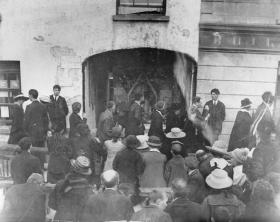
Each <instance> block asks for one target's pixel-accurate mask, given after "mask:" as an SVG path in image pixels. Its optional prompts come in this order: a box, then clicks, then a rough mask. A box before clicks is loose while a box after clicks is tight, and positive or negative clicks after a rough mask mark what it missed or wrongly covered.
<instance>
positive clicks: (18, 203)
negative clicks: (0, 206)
mask: <svg viewBox="0 0 280 222" xmlns="http://www.w3.org/2000/svg"><path fill="white" fill-rule="evenodd" d="M45 197H46V195H45V193H44V192H43V190H42V187H40V186H39V185H37V184H34V183H25V184H17V185H14V186H12V187H11V188H9V189H8V191H7V193H6V194H5V205H4V210H3V212H2V216H1V215H0V218H1V221H2V222H18V221H21V222H45V221H46V218H45V215H46V214H45V210H46V206H45V203H46V200H45V199H46V198H45ZM6 206H7V208H6Z"/></svg>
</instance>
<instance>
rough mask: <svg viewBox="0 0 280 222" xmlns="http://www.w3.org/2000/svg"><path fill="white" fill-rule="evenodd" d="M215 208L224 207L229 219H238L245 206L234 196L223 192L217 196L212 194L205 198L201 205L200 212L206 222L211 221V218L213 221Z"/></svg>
mask: <svg viewBox="0 0 280 222" xmlns="http://www.w3.org/2000/svg"><path fill="white" fill-rule="evenodd" d="M217 207H226V208H227V209H228V210H229V212H230V214H231V215H230V218H231V219H237V218H240V217H241V215H243V214H244V211H245V205H244V203H242V202H241V201H240V200H239V199H238V198H237V197H236V196H235V195H234V194H230V193H228V194H227V195H226V194H225V193H224V192H221V193H219V194H212V195H209V196H207V197H206V198H205V199H204V201H203V203H202V212H203V214H204V218H205V219H206V220H207V221H209V222H210V221H212V220H211V217H213V218H214V219H215V213H216V208H217Z"/></svg>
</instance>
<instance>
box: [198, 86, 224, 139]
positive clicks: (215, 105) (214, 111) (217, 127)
mask: <svg viewBox="0 0 280 222" xmlns="http://www.w3.org/2000/svg"><path fill="white" fill-rule="evenodd" d="M219 95H220V91H219V90H218V89H212V90H211V97H212V100H210V101H208V102H207V103H206V104H205V106H204V109H203V113H202V115H203V116H204V117H205V120H206V121H207V125H208V126H209V128H210V130H211V131H212V134H213V135H212V138H213V139H212V141H210V142H211V143H214V142H215V141H216V140H218V137H219V135H220V134H221V132H222V126H223V122H224V120H225V117H226V111H225V105H224V104H223V103H222V102H221V101H219V100H218V98H219Z"/></svg>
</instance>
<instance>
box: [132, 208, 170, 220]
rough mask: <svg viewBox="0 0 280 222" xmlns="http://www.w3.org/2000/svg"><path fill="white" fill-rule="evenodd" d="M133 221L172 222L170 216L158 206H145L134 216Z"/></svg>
mask: <svg viewBox="0 0 280 222" xmlns="http://www.w3.org/2000/svg"><path fill="white" fill-rule="evenodd" d="M131 221H149V222H172V220H171V217H170V216H169V214H167V213H166V212H164V211H162V210H161V209H159V208H157V207H156V206H145V207H144V208H143V209H142V210H140V211H138V212H136V213H134V214H133V215H132V218H131Z"/></svg>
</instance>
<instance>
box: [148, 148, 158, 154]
mask: <svg viewBox="0 0 280 222" xmlns="http://www.w3.org/2000/svg"><path fill="white" fill-rule="evenodd" d="M150 151H151V152H158V153H160V152H159V150H158V149H156V148H150Z"/></svg>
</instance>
